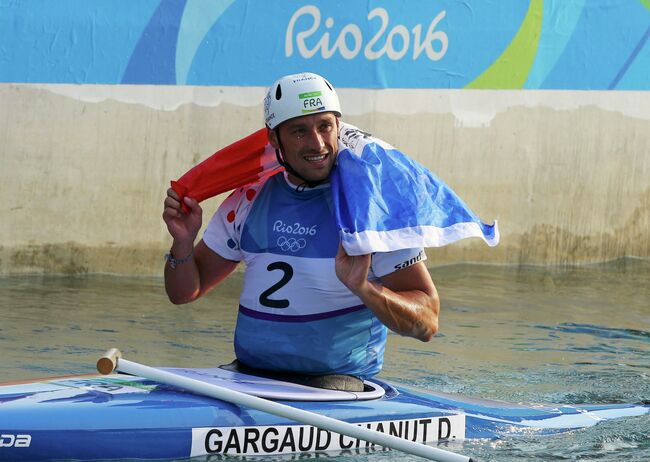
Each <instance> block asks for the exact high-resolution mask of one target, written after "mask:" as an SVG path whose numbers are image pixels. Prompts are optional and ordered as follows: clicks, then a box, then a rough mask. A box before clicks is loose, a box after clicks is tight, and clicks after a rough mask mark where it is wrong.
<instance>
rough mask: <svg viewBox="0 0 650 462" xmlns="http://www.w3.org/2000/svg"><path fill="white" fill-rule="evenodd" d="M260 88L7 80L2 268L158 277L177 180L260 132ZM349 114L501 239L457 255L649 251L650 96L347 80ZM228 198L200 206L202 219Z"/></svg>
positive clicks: (513, 257) (603, 256)
mask: <svg viewBox="0 0 650 462" xmlns="http://www.w3.org/2000/svg"><path fill="white" fill-rule="evenodd" d="M263 94H264V89H263V88H258V87H248V88H236V87H182V86H144V85H143V86H128V85H120V86H101V85H83V86H79V85H22V84H4V85H0V121H1V123H0V141H1V142H0V191H1V192H2V197H3V198H4V200H3V201H2V203H0V274H2V275H6V274H20V273H68V274H76V273H86V272H108V273H119V274H138V275H160V274H161V272H162V266H163V260H162V255H163V254H164V253H165V251H166V250H167V249H168V247H169V244H170V239H169V238H168V236H167V234H166V230H165V227H164V224H163V222H162V220H161V213H162V200H163V198H164V195H165V190H166V188H167V187H168V184H169V180H170V179H175V178H177V177H179V176H180V175H181V174H182V173H184V172H185V171H186V170H187V169H189V168H190V167H191V166H192V165H194V164H195V163H197V162H198V161H200V160H202V159H203V158H205V157H207V156H208V155H210V154H211V153H212V152H214V151H216V150H217V149H218V148H220V147H223V146H224V145H226V144H229V143H230V142H232V141H235V140H237V139H239V138H241V137H243V136H245V135H247V134H249V133H250V132H252V131H254V130H256V129H258V128H260V127H261V124H262V117H261V110H262V108H261V104H260V103H261V100H262V97H263ZM340 96H341V100H342V105H343V110H344V111H345V113H346V116H345V117H344V118H345V120H346V121H348V122H350V123H352V124H355V125H357V126H359V127H361V128H363V129H364V130H366V131H369V132H371V133H373V134H375V135H377V136H379V137H381V138H382V139H384V140H386V141H388V142H390V143H391V144H393V145H395V146H396V147H398V148H400V149H401V150H403V151H404V152H406V153H408V154H409V155H411V156H412V157H414V158H415V159H417V160H418V161H420V162H421V163H423V164H424V165H426V166H427V167H429V168H430V169H431V170H432V171H434V172H435V173H436V174H437V175H438V176H439V177H441V178H442V179H443V180H445V181H446V182H447V183H448V184H449V185H450V186H451V187H452V188H454V189H455V190H456V192H458V193H459V194H460V196H461V197H463V198H464V199H465V201H466V202H467V203H468V204H469V205H470V206H471V207H472V208H473V209H474V210H475V211H476V212H477V213H479V215H480V216H481V217H482V218H483V220H484V221H488V222H491V221H492V220H493V219H495V218H496V219H498V220H499V226H500V230H501V244H500V245H499V246H498V247H496V248H488V247H487V246H486V245H485V244H484V243H483V242H482V241H479V240H468V241H465V242H462V243H459V244H454V245H451V246H448V247H445V248H441V249H430V250H429V264H430V265H439V264H448V263H455V262H460V261H472V262H486V263H514V264H575V263H587V262H596V261H603V260H610V259H615V258H619V257H623V256H635V257H643V258H648V257H650V92H624V91H616V92H595V91H588V92H587V91H532V90H531V91H497V90H494V91H490V90H475V91H470V90H350V89H343V90H340ZM217 204H218V200H211V201H208V202H207V203H205V206H204V209H205V210H206V214H205V215H206V216H205V220H204V221H205V222H207V220H208V215H209V214H210V213H211V212H212V211H213V210H214V209H215V208H216V206H217Z"/></svg>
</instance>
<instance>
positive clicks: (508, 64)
mask: <svg viewBox="0 0 650 462" xmlns="http://www.w3.org/2000/svg"><path fill="white" fill-rule="evenodd" d="M300 71H311V72H317V73H321V74H323V75H325V76H327V77H328V78H329V79H330V80H331V81H332V82H333V83H334V84H335V85H336V86H339V87H350V88H491V89H522V88H523V89H577V90H607V89H619V90H649V89H650V0H408V1H404V0H383V1H381V0H369V1H345V0H312V1H308V0H237V1H235V0H138V1H132V0H102V1H99V0H96V1H89V0H56V1H52V0H21V1H18V0H0V82H12V83H76V84H164V85H228V86H267V85H268V84H269V83H270V82H271V81H273V80H274V79H275V78H277V77H278V76H280V75H282V74H288V73H292V72H300Z"/></svg>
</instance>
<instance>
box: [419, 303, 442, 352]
mask: <svg viewBox="0 0 650 462" xmlns="http://www.w3.org/2000/svg"><path fill="white" fill-rule="evenodd" d="M428 305H429V306H428V309H427V316H426V317H425V318H426V321H423V322H422V329H421V330H420V332H419V335H418V336H417V338H418V340H421V341H423V342H430V341H431V339H432V338H433V337H434V336H435V335H436V334H437V333H438V313H439V312H440V299H439V298H438V294H437V293H434V294H432V295H430V296H429V304H428Z"/></svg>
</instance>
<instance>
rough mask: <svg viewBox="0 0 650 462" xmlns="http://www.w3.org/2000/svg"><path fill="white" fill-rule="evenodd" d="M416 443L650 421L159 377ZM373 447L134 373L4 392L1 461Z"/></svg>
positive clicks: (638, 409) (635, 407) (375, 384)
mask: <svg viewBox="0 0 650 462" xmlns="http://www.w3.org/2000/svg"><path fill="white" fill-rule="evenodd" d="M162 369H163V370H166V371H169V372H173V373H174V374H178V375H179V376H182V377H190V378H194V379H198V380H201V381H204V382H208V383H212V384H216V385H220V386H224V387H228V388H230V389H234V390H238V391H242V392H245V393H249V394H252V395H255V396H260V397H263V398H267V399H272V400H275V401H278V402H281V403H284V404H288V405H290V406H295V407H298V408H301V409H305V410H308V411H311V412H315V413H318V414H322V415H326V416H330V417H333V418H335V419H340V420H344V421H347V422H350V423H354V424H357V425H361V426H364V427H366V428H369V429H372V430H376V431H379V432H383V433H389V434H392V435H395V436H398V437H401V438H406V439H408V440H411V441H416V442H421V443H429V444H436V442H438V441H444V440H455V439H467V438H491V439H493V438H503V437H511V436H517V435H532V434H537V435H540V434H554V433H559V432H566V431H571V430H575V429H579V428H584V427H589V426H592V425H596V424H597V423H599V422H602V421H604V420H609V419H616V418H622V417H631V416H639V415H643V414H647V413H649V412H650V406H649V405H647V404H600V405H579V406H572V405H557V406H550V405H521V404H512V403H506V402H501V401H489V400H482V399H476V398H468V397H465V396H461V395H455V394H447V393H440V392H433V391H430V390H426V391H425V390H419V389H414V388H409V387H405V386H402V385H396V384H391V383H387V382H384V381H381V380H378V379H372V380H368V381H366V390H365V391H364V392H360V393H353V392H343V391H331V390H322V389H314V388H311V387H306V386H302V385H297V384H292V383H287V382H281V381H277V380H272V379H266V378H261V377H255V376H251V375H246V374H241V373H238V372H232V371H227V370H224V369H220V368H211V369H180V368H162ZM369 446H371V445H370V443H367V442H365V441H360V440H356V439H354V438H351V437H348V436H342V435H338V434H335V433H332V432H329V431H326V430H322V429H317V428H314V427H310V426H308V425H301V424H296V423H295V422H292V421H290V420H287V419H284V418H281V417H276V416H273V415H270V414H266V413H264V412H260V411H256V410H252V409H247V408H243V407H240V406H237V405H234V404H230V403H227V402H223V401H220V400H215V399H211V398H207V397H203V396H199V395H195V394H192V393H189V392H186V391H184V390H181V389H179V388H176V387H173V386H169V385H163V384H160V383H157V382H154V381H152V380H148V379H144V378H141V377H135V376H131V375H125V374H113V375H109V376H102V375H92V376H75V377H64V378H52V379H45V380H35V381H29V382H23V383H12V384H4V385H0V460H1V461H28V460H39V461H45V460H48V461H51V460H97V459H145V460H155V459H158V460H160V459H162V460H165V459H182V458H188V457H193V456H205V455H211V454H228V455H264V454H282V453H304V452H321V451H322V452H329V451H341V450H343V451H345V450H359V449H366V448H368V447H369Z"/></svg>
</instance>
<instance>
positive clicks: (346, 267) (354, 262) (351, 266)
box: [334, 244, 371, 297]
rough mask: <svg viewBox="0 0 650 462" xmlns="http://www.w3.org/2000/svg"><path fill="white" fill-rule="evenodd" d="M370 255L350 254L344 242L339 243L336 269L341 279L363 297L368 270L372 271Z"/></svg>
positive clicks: (353, 291) (366, 284) (354, 292)
mask: <svg viewBox="0 0 650 462" xmlns="http://www.w3.org/2000/svg"><path fill="white" fill-rule="evenodd" d="M370 261H371V260H370V255H358V256H350V255H348V254H347V252H346V251H345V249H344V248H343V245H342V244H339V251H338V252H337V254H336V263H335V266H334V269H335V271H336V276H337V277H338V278H339V280H340V281H341V282H342V283H343V284H344V285H345V286H346V287H347V288H348V289H350V290H351V291H352V293H353V294H355V295H357V296H358V297H361V294H362V293H363V292H364V290H366V289H367V286H368V284H370V283H369V282H368V272H369V271H370Z"/></svg>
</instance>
